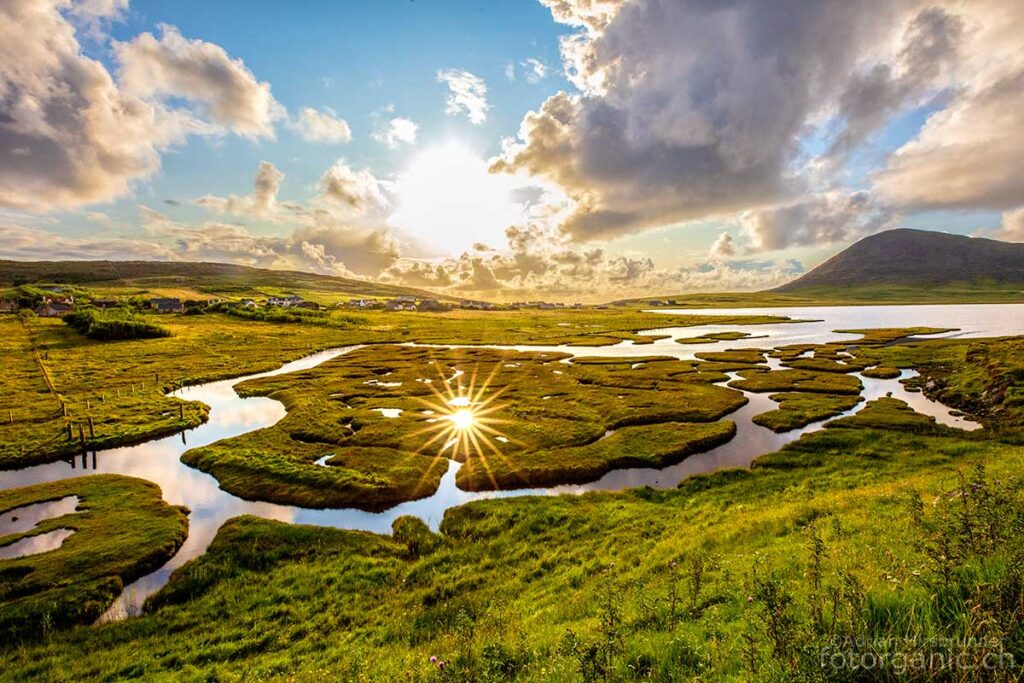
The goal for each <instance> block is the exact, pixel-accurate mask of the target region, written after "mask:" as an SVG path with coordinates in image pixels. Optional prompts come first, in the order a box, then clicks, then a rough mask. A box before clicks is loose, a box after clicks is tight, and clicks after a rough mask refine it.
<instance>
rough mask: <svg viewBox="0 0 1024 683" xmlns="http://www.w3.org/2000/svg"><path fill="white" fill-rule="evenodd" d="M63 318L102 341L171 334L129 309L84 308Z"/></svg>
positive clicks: (167, 335) (82, 331)
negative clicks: (99, 309)
mask: <svg viewBox="0 0 1024 683" xmlns="http://www.w3.org/2000/svg"><path fill="white" fill-rule="evenodd" d="M63 320H64V322H65V323H66V324H67V325H70V326H71V327H73V328H74V329H76V330H78V332H80V333H81V334H84V335H85V336H86V337H89V338H90V339H98V340H100V341H115V340H122V339H155V338H158V337H169V336H171V332H170V330H168V329H167V328H164V327H161V326H160V325H156V324H154V323H151V322H149V321H147V320H144V319H143V318H142V317H141V316H139V315H138V314H136V313H133V312H131V311H129V310H127V309H114V310H111V311H98V310H96V309H95V308H83V309H80V310H77V311H74V312H73V313H68V314H67V315H65V316H64V318H63Z"/></svg>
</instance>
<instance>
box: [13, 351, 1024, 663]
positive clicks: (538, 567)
mask: <svg viewBox="0 0 1024 683" xmlns="http://www.w3.org/2000/svg"><path fill="white" fill-rule="evenodd" d="M1020 344H1021V341H1020V340H1016V339H1011V340H997V341H941V342H923V343H913V344H908V345H896V346H885V347H879V348H877V349H872V350H871V351H870V353H872V354H875V355H877V356H878V360H879V361H884V362H885V363H887V364H889V365H895V366H900V367H907V366H914V367H917V368H918V369H919V370H920V371H921V373H922V378H921V380H920V381H921V383H922V386H923V387H927V388H925V390H926V391H927V392H934V393H937V394H941V395H942V396H943V397H945V398H946V400H949V401H950V402H952V403H954V404H955V405H958V406H963V407H965V408H967V407H968V406H976V409H975V410H973V411H972V412H973V414H974V415H976V416H977V417H979V418H980V419H981V420H982V421H983V422H984V423H985V425H986V429H985V430H983V431H982V432H980V433H972V434H964V433H959V432H956V431H954V430H948V429H922V427H923V426H924V423H923V422H922V421H921V420H920V419H914V418H911V419H907V418H908V416H906V415H905V414H904V410H905V408H904V407H903V406H901V405H898V404H897V402H888V401H886V400H881V401H877V402H875V403H873V404H872V405H871V406H869V407H868V408H866V409H865V410H868V409H870V411H869V412H867V413H865V414H862V415H861V416H860V419H859V420H857V421H856V422H855V423H852V424H846V425H844V426H843V427H842V428H835V429H827V430H822V431H820V432H816V433H814V434H811V435H808V436H805V437H804V438H802V439H801V440H799V441H798V442H796V443H794V444H791V445H790V446H788V447H786V448H785V449H783V450H782V451H780V452H778V453H775V454H771V455H768V456H765V457H763V458H761V459H760V460H758V461H757V463H756V464H755V467H754V468H752V469H751V470H734V471H724V472H719V473H717V474H713V475H708V476H701V477H695V478H693V479H690V480H688V481H686V482H684V483H683V484H682V485H681V486H680V488H679V489H677V490H673V491H652V490H649V489H639V490H633V491H625V492H621V493H616V494H588V495H584V496H579V497H574V496H567V497H557V498H549V497H537V498H525V499H510V500H492V501H481V502H477V503H473V504H470V505H466V506H463V507H460V508H456V509H454V510H452V511H450V512H449V513H448V514H447V516H446V518H445V521H444V523H443V525H442V528H441V533H440V534H431V533H430V532H429V531H428V530H426V528H425V527H424V526H423V525H422V524H421V523H419V522H417V521H415V520H411V519H403V520H400V521H399V522H397V523H396V533H395V535H394V537H391V538H389V537H383V536H376V535H372V534H366V533H355V532H345V531H338V530H330V529H321V528H313V527H301V526H290V525H284V524H279V523H274V522H268V521H263V520H258V519H254V518H249V517H246V518H239V519H236V520H234V521H232V522H230V523H229V524H227V525H226V526H225V527H224V528H223V529H222V530H221V532H220V534H219V536H218V538H217V540H216V541H215V543H214V545H213V547H212V548H211V549H210V552H209V553H207V554H206V555H205V556H203V557H201V558H200V559H198V560H196V561H194V562H192V563H190V564H188V565H186V566H185V567H183V568H182V569H181V570H180V571H178V572H177V573H176V574H175V575H174V577H173V578H172V581H171V583H170V584H169V585H168V586H167V587H166V588H165V589H164V590H163V591H161V592H160V593H159V594H158V595H157V596H155V598H154V599H153V600H152V602H151V604H150V609H149V612H148V613H147V614H146V615H145V616H143V617H141V618H139V619H134V620H131V621H129V622H126V623H122V624H115V625H109V626H104V627H101V628H98V629H76V630H72V631H69V632H67V633H63V634H54V635H52V636H51V637H50V638H49V639H47V640H44V641H41V642H37V643H34V644H31V645H22V646H16V647H7V648H6V649H5V650H4V651H3V655H4V657H5V660H6V662H7V668H6V669H5V670H4V671H3V672H2V674H0V677H3V678H6V679H9V680H19V679H25V678H47V679H49V680H81V679H102V678H106V679H110V680H118V679H129V678H142V679H145V680H225V681H232V680H297V681H314V680H317V681H319V680H331V679H337V680H365V681H381V680H412V681H432V680H459V681H463V680H476V681H492V680H521V681H552V680H553V681H581V680H583V681H604V680H616V681H625V680H661V681H679V680H731V681H749V680H769V681H791V680H864V679H867V680H899V679H900V678H903V679H910V680H965V681H966V680H977V679H979V678H981V677H988V678H989V679H991V680H1014V677H1015V676H1017V675H1018V674H1019V673H1020V669H1019V668H1013V667H1014V666H1017V663H1019V662H1024V632H1022V626H1021V623H1022V622H1021V620H1022V615H1024V609H1022V606H1024V581H1022V578H1024V498H1022V487H1021V480H1020V478H1019V477H1020V475H1019V472H1020V470H1021V468H1022V466H1024V451H1022V449H1021V448H1020V446H1019V443H1020V434H1021V426H1020V425H1021V421H1020V420H1021V416H1022V413H1024V404H1022V402H1021V401H1020V400H1019V395H1020V393H1019V392H1020V388H1021V384H1022V381H1021V378H1022V375H1021V374H1020V371H1021V365H1020V363H1021V360H1020V359H1021V355H1020ZM865 353H867V352H865ZM967 359H970V360H971V361H972V362H971V363H967V362H965V361H966V360H967ZM86 653H88V655H86ZM867 655H871V656H872V657H874V659H873V660H871V661H874V662H877V664H876V665H875V667H876V668H873V669H871V670H870V671H865V670H864V669H855V668H853V667H854V666H855V665H856V664H857V663H858V662H861V661H866V660H865V659H864V657H865V656H867ZM431 657H434V658H437V661H434V662H432V661H431ZM438 662H444V667H441V666H439V663H438ZM949 662H957V664H956V667H957V668H952V667H951V666H947V665H946V664H945V663H949ZM918 665H919V666H918ZM906 666H909V667H910V668H906ZM986 666H992V667H999V668H994V669H983V668H982V667H986ZM914 667H918V668H914ZM901 672H902V673H901Z"/></svg>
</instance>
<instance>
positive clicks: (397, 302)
mask: <svg viewBox="0 0 1024 683" xmlns="http://www.w3.org/2000/svg"><path fill="white" fill-rule="evenodd" d="M338 305H339V306H345V307H347V308H357V309H360V310H364V311H368V310H384V311H448V310H451V308H452V307H451V306H450V305H449V304H446V303H442V302H441V301H439V300H437V299H417V298H416V297H414V296H396V297H395V298H393V299H349V300H348V301H346V302H345V303H343V304H338Z"/></svg>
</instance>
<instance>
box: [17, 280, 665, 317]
mask: <svg viewBox="0 0 1024 683" xmlns="http://www.w3.org/2000/svg"><path fill="white" fill-rule="evenodd" d="M659 304H663V302H659ZM218 305H219V306H223V307H224V308H241V309H249V310H256V309H270V308H282V309H292V310H296V311H323V310H325V309H327V308H329V307H325V306H322V305H321V304H319V303H317V302H315V301H309V300H307V299H304V298H302V297H301V296H298V295H296V294H290V295H287V296H267V297H265V298H251V297H245V298H241V299H238V300H228V299H224V298H220V297H212V298H209V299H184V300H183V299H181V298H178V297H152V298H149V299H146V298H144V297H138V296H136V297H131V298H120V299H106V298H92V297H89V296H83V295H82V294H79V295H78V300H77V301H76V295H75V293H74V292H73V291H72V290H71V288H67V287H62V286H52V287H43V288H41V289H40V290H39V291H38V292H24V293H20V294H19V295H18V296H13V297H12V296H10V295H7V296H6V297H3V298H0V313H17V312H19V311H21V310H31V311H32V312H33V313H35V315H37V316H39V317H41V318H60V317H63V316H65V315H67V314H69V313H72V312H74V311H75V310H76V307H78V306H90V307H92V308H98V309H104V310H106V309H112V308H117V307H121V306H123V307H133V308H136V309H138V310H141V311H149V312H152V313H156V314H172V313H186V312H195V313H199V312H203V311H205V310H206V309H209V308H210V307H212V306H218ZM651 305H658V304H655V303H654V302H651ZM334 308H348V309H356V310H379V311H420V312H444V311H450V310H454V309H462V310H474V311H514V310H522V309H537V310H556V309H577V310H578V309H583V308H584V305H583V304H581V303H573V304H565V303H561V302H559V303H551V302H547V301H520V302H513V303H507V304H496V303H492V302H489V301H478V300H473V299H462V300H459V301H442V300H440V299H434V298H429V297H422V298H421V297H415V296H397V297H393V298H361V299H349V300H347V301H341V302H338V303H336V304H334ZM596 308H598V309H606V308H608V307H607V306H596Z"/></svg>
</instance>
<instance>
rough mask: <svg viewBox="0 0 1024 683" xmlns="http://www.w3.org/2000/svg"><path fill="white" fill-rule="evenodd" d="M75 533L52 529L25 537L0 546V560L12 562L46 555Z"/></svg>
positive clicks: (68, 530)
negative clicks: (20, 558)
mask: <svg viewBox="0 0 1024 683" xmlns="http://www.w3.org/2000/svg"><path fill="white" fill-rule="evenodd" d="M74 533H75V530H74V529H54V530H53V531H47V532H46V533H45V534H36V535H35V536H26V537H25V538H23V539H21V540H20V541H15V542H14V543H10V544H8V545H5V546H0V560H13V559H15V558H18V557H28V556H29V555H38V554H39V553H48V552H50V551H51V550H56V549H57V548H59V547H61V545H63V544H64V541H65V540H67V539H68V537H70V536H71V535H73V534H74Z"/></svg>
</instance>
